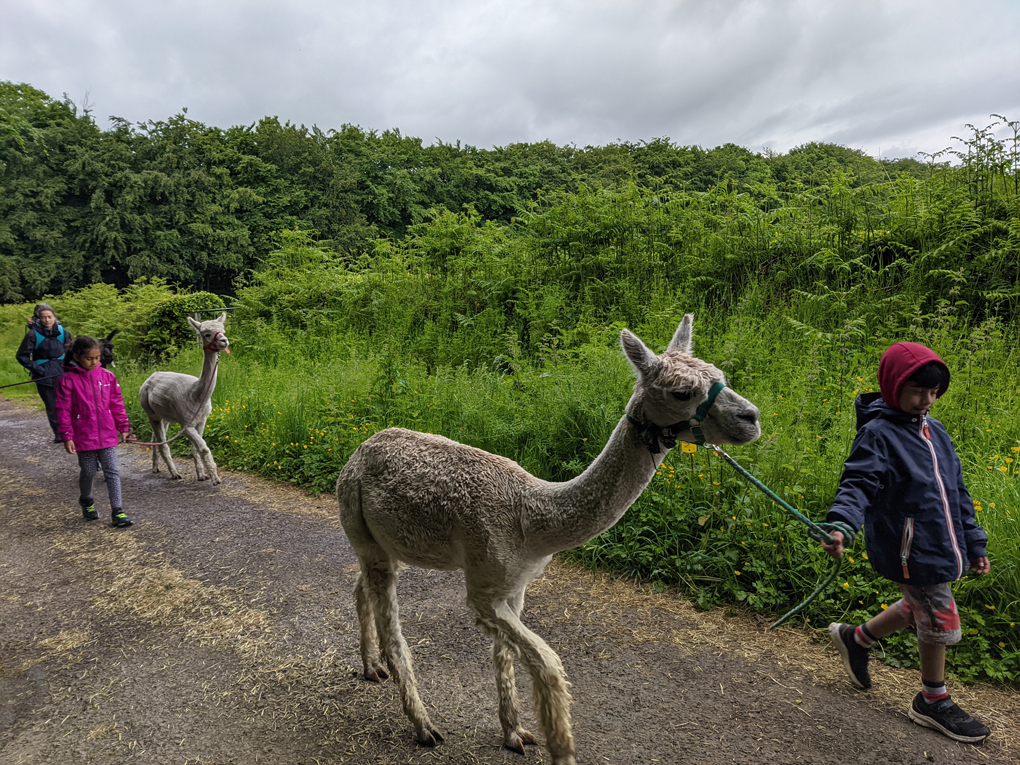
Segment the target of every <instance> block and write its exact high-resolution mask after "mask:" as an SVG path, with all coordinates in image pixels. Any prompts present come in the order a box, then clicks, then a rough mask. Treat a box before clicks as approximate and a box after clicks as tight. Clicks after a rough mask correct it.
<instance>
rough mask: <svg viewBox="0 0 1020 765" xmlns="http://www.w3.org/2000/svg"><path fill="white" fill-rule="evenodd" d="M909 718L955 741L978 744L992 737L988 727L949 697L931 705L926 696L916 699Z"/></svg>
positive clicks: (908, 714)
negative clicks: (925, 698)
mask: <svg viewBox="0 0 1020 765" xmlns="http://www.w3.org/2000/svg"><path fill="white" fill-rule="evenodd" d="M907 716H908V717H909V718H910V719H911V720H913V721H914V722H916V723H917V724H918V725H923V726H924V727H925V728H934V729H935V730H937V731H940V732H942V733H944V734H945V735H947V736H949V738H951V739H953V740H954V741H963V742H964V743H968V744H977V743H979V742H981V741H984V740H985V739H986V738H988V737H989V736H990V735H991V733H992V732H991V731H990V730H988V726H987V725H985V724H984V723H982V722H978V721H977V720H975V719H974V718H973V717H971V716H970V715H969V714H967V713H966V712H964V711H963V710H962V709H960V707H959V706H957V704H956V702H955V701H953V700H952V699H951V698H950V697H949V696H946V697H945V698H944V699H939V700H938V701H936V702H933V703H931V704H929V703H928V702H927V701H925V700H924V694H922V693H919V694H917V696H915V697H914V703H913V704H911V705H910V711H908V712H907Z"/></svg>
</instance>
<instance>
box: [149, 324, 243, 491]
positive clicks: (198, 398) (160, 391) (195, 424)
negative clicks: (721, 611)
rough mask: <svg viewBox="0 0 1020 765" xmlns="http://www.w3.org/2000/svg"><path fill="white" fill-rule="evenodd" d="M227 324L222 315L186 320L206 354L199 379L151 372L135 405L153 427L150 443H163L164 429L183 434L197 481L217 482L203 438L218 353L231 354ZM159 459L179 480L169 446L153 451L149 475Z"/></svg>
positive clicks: (178, 374) (155, 467) (214, 466)
mask: <svg viewBox="0 0 1020 765" xmlns="http://www.w3.org/2000/svg"><path fill="white" fill-rule="evenodd" d="M226 320H227V313H226V311H224V312H223V313H221V314H220V316H219V318H217V319H210V320H208V321H203V322H202V323H199V322H197V321H195V320H194V319H192V318H191V317H190V316H189V317H188V321H189V322H190V323H191V326H193V327H194V328H195V331H196V332H197V333H198V338H199V342H201V343H202V348H203V350H204V351H205V358H204V359H203V362H202V376H201V377H193V376H192V375H184V374H180V373H178V372H153V373H152V375H150V376H149V379H148V380H146V381H145V382H143V383H142V387H141V389H140V390H139V391H138V402H139V403H140V404H141V405H142V409H144V410H145V414H146V415H147V416H148V418H149V422H150V423H151V424H152V440H153V441H155V442H157V443H161V442H164V441H166V429H167V425H168V424H169V423H171V422H176V423H178V424H179V425H180V426H181V428H182V429H183V430H184V437H185V438H187V439H188V440H189V441H190V442H191V454H192V456H193V457H194V459H195V472H196V473H197V474H198V480H199V481H205V480H208V479H212V482H213V483H214V484H218V483H219V482H220V474H219V473H218V472H217V471H216V463H215V462H214V461H213V456H212V452H211V451H209V447H208V446H206V443H205V440H204V439H203V438H202V432H203V431H204V430H205V422H206V420H208V419H209V415H210V414H211V413H212V394H213V390H215V388H216V368H217V366H218V359H219V355H220V352H221V351H225V352H226V353H230V343H229V341H228V340H227V336H226V335H225V334H223V323H224V322H225V321H226ZM161 455H162V457H163V461H164V462H165V463H166V467H167V470H169V471H170V476H171V477H172V478H180V477H181V474H180V473H178V472H177V467H176V466H175V465H174V459H173V457H172V456H171V455H170V446H169V444H166V443H164V444H163V445H162V446H154V447H152V472H153V473H158V472H159V458H160V456H161Z"/></svg>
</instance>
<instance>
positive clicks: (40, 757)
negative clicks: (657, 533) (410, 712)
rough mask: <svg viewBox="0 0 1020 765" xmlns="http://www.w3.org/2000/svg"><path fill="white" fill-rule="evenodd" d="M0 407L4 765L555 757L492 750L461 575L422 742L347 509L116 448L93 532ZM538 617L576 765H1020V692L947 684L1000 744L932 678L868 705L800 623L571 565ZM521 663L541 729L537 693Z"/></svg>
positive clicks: (441, 606)
mask: <svg viewBox="0 0 1020 765" xmlns="http://www.w3.org/2000/svg"><path fill="white" fill-rule="evenodd" d="M48 436H49V430H48V428H47V426H46V422H45V418H44V417H43V415H42V413H41V412H37V411H34V410H33V409H31V408H28V407H27V406H25V405H23V404H16V403H14V402H12V401H5V400H3V399H2V398H0V486H2V491H0V528H2V530H3V531H2V536H0V576H2V579H3V583H4V587H3V589H2V590H0V620H2V627H0V763H3V764H4V765H13V764H15V763H19V764H20V763H26V764H27V763H69V764H70V763H122V762H133V763H177V764H178V765H183V764H184V763H193V764H195V765H197V764H198V763H205V764H206V765H226V764H227V763H237V764H238V765H241V764H245V765H246V764H247V763H278V764H279V765H292V764H297V763H301V764H302V765H303V764H305V763H308V764H311V763H322V764H323V765H325V764H326V763H356V764H362V763H398V762H399V763H452V764H454V765H460V763H512V764H517V763H539V762H548V756H547V755H546V753H545V751H544V750H543V749H542V748H540V747H531V748H529V749H528V752H527V754H526V755H525V756H524V757H521V756H519V755H516V754H513V753H511V752H509V751H506V750H504V749H502V748H501V747H500V740H501V738H500V729H499V722H498V719H497V716H496V708H495V703H496V694H495V683H494V679H493V672H492V668H491V662H490V661H489V646H488V641H487V640H486V639H485V638H484V636H483V635H482V634H481V633H480V632H479V631H478V629H477V628H476V627H475V626H474V620H473V618H472V617H471V614H470V613H469V611H468V609H467V607H466V606H465V604H464V599H463V595H462V582H461V578H460V576H459V575H457V574H449V573H441V572H426V571H420V570H416V569H409V570H408V571H407V572H405V574H404V576H403V577H402V579H401V584H400V601H401V604H402V608H403V611H402V617H403V623H404V627H405V635H406V637H407V639H408V642H409V643H410V645H411V646H412V649H413V652H414V656H415V662H416V671H417V675H418V680H419V683H420V688H421V691H422V696H423V698H424V700H425V703H426V704H427V705H428V706H429V707H430V711H431V713H432V718H433V721H434V722H435V723H436V725H437V727H439V728H440V730H442V731H443V732H444V735H445V736H446V741H445V743H444V744H442V745H441V746H440V747H438V748H436V749H434V750H430V749H424V748H421V747H418V746H417V745H416V744H415V743H414V736H413V731H412V729H411V726H410V724H409V723H408V721H407V720H406V719H405V718H404V716H403V714H402V712H401V711H400V702H399V699H398V697H397V695H396V694H395V692H394V688H393V686H392V684H391V683H387V684H384V685H382V686H376V685H372V684H369V683H365V682H362V681H361V680H359V678H358V672H359V669H360V662H359V660H358V654H357V626H356V617H355V615H354V609H353V602H352V598H351V595H350V591H351V587H352V585H353V582H354V577H355V573H356V571H357V565H356V562H355V559H354V557H353V554H352V553H351V550H350V548H349V546H348V544H347V541H346V539H345V537H344V535H343V531H342V529H341V528H340V526H339V522H338V521H337V519H336V502H335V499H334V498H333V497H330V496H323V497H320V498H312V497H308V496H306V495H304V494H303V493H302V492H300V491H298V490H295V489H293V488H291V487H286V486H277V485H273V484H269V483H267V482H264V481H261V480H258V479H255V478H252V477H251V476H246V475H243V474H237V473H230V472H225V473H224V481H223V484H222V485H221V486H219V487H213V486H210V485H209V484H208V483H198V482H197V481H195V478H194V469H193V467H192V466H191V464H190V462H188V461H187V460H179V461H178V462H179V467H180V468H181V471H182V473H183V474H184V476H185V480H183V481H178V482H173V481H171V480H170V479H168V478H167V475H166V473H165V472H164V473H161V474H160V475H152V474H151V473H150V472H149V454H148V452H146V451H145V450H144V449H143V448H141V447H122V448H121V451H120V458H121V472H122V475H123V477H124V497H125V510H126V511H127V512H128V513H129V514H130V515H131V516H133V517H134V518H135V520H136V523H135V525H134V526H133V527H131V528H130V529H123V530H114V529H111V528H110V527H109V526H108V525H106V523H107V522H108V516H109V512H108V504H107V501H106V496H105V487H104V486H103V484H102V483H101V482H100V483H98V484H97V488H96V491H95V494H94V496H95V497H96V502H97V507H98V508H99V509H100V511H101V513H102V515H103V518H104V521H103V522H94V523H91V524H86V523H84V522H83V521H82V520H81V516H80V513H79V511H78V510H77V507H76V504H75V499H76V496H77V483H76V477H77V463H76V461H75V459H74V457H72V456H70V455H67V454H65V453H64V452H63V449H62V448H61V447H60V446H59V445H56V444H51V443H49V441H50V438H49V437H48ZM524 620H525V622H526V623H527V624H528V625H529V626H530V627H531V628H532V629H534V630H535V631H536V632H538V633H539V634H540V635H542V636H543V637H544V638H546V640H548V642H549V643H550V645H552V647H553V648H554V649H555V650H557V651H558V652H559V654H560V656H561V657H562V659H563V663H564V665H565V667H566V670H567V673H568V676H569V678H570V680H571V682H572V683H573V687H572V692H573V695H574V705H573V708H572V711H573V717H574V733H575V737H576V741H577V753H578V762H579V763H584V764H585V765H595V763H607V762H608V763H650V762H662V763H727V764H728V763H758V762H762V763H793V762H803V763H819V762H840V763H848V762H854V763H856V762H861V763H864V762H868V763H880V764H881V763H889V764H891V763H931V762H935V763H949V762H952V763H1020V743H1018V742H1020V739H1018V737H1017V734H1016V733H1015V732H1014V729H1015V728H1016V721H1017V720H1020V695H1018V694H1017V693H1015V692H1011V691H1009V690H1001V689H990V688H968V689H956V691H957V692H956V693H955V694H954V695H955V696H956V697H957V698H958V699H961V700H965V701H966V704H967V709H968V710H969V711H971V712H973V713H975V714H978V715H980V716H982V717H983V719H985V720H986V721H987V722H989V724H990V726H991V727H992V730H993V738H992V739H991V740H989V741H988V742H986V744H985V745H984V746H982V747H971V746H967V745H963V744H956V743H954V742H952V741H949V740H947V739H945V738H943V737H942V736H940V735H938V734H936V733H934V732H931V731H928V730H924V729H921V728H918V727H917V726H915V725H914V724H913V723H911V722H910V721H909V720H908V719H907V717H906V715H905V709H906V706H907V705H908V704H909V701H910V698H911V696H912V695H913V693H914V692H915V686H917V685H918V684H919V680H918V675H917V673H916V672H908V671H901V670H892V669H888V668H884V667H877V668H876V669H875V672H874V675H875V680H876V688H875V689H874V690H873V691H871V692H868V693H860V692H857V691H854V690H853V689H852V688H851V687H850V686H849V684H848V682H847V681H846V680H845V679H844V678H843V676H842V673H841V670H840V668H839V666H838V658H837V657H836V656H835V654H834V653H833V652H831V651H830V650H828V649H826V648H825V646H824V644H821V643H812V642H811V640H810V638H809V636H806V635H804V634H803V633H802V632H797V631H794V630H787V631H781V632H779V633H776V634H765V633H764V631H763V629H762V627H761V625H759V624H757V623H756V622H754V621H752V620H749V619H745V618H742V617H736V618H727V617H726V616H724V615H723V614H722V613H721V612H713V613H708V614H699V613H697V612H696V611H694V610H693V609H692V608H691V607H690V606H688V605H687V604H686V603H685V602H684V601H682V600H679V599H677V598H676V597H675V596H672V595H669V594H665V595H653V594H651V593H649V592H648V591H647V589H643V588H641V587H639V586H637V585H633V584H630V583H626V582H614V581H610V580H608V579H606V578H605V577H596V576H592V575H591V574H590V573H587V572H583V571H578V570H576V569H573V568H571V567H568V566H563V565H558V564H554V565H553V566H551V567H550V569H549V571H548V572H547V573H546V576H545V577H544V578H543V579H541V580H539V581H538V582H536V583H535V584H534V585H533V586H532V588H531V589H530V590H529V596H528V600H527V603H526V606H525V614H524ZM525 674H526V673H525V672H524V671H523V669H519V670H518V680H519V683H520V684H521V686H522V689H521V698H522V700H523V701H524V704H525V721H526V724H527V725H529V726H530V728H531V730H532V731H533V732H535V733H536V734H537V733H538V730H537V725H536V723H535V721H534V718H533V716H532V715H531V705H530V689H529V688H528V684H527V680H526V679H525Z"/></svg>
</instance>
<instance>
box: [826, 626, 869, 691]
mask: <svg viewBox="0 0 1020 765" xmlns="http://www.w3.org/2000/svg"><path fill="white" fill-rule="evenodd" d="M856 629H857V628H856V627H854V625H852V624H840V623H839V622H833V623H832V624H830V625H829V640H831V641H832V644H833V645H834V646H836V650H837V651H839V655H840V656H842V657H843V667H844V668H845V669H846V673H847V674H848V675H850V680H851V682H853V684H854V685H856V686H857V687H858V688H865V689H866V688H870V687H871V675H870V674H868V649H867V648H861V647H860V646H859V645H857V641H856V640H854V631H855V630H856Z"/></svg>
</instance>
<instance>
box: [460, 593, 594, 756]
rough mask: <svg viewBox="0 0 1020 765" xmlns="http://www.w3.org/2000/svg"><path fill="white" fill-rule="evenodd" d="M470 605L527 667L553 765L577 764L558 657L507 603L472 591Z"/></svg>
mask: <svg viewBox="0 0 1020 765" xmlns="http://www.w3.org/2000/svg"><path fill="white" fill-rule="evenodd" d="M468 603H469V604H470V605H471V607H472V608H473V609H474V611H475V613H476V614H477V615H478V624H479V625H480V626H481V627H482V628H483V629H484V630H485V631H486V632H488V633H489V634H490V635H492V636H493V638H494V639H495V638H497V637H498V638H501V639H502V640H503V641H504V642H506V643H509V644H510V645H512V646H513V647H514V648H515V649H516V650H517V651H518V652H519V653H520V656H521V660H522V661H523V662H524V665H525V666H526V667H527V668H528V672H529V673H530V674H531V684H532V686H533V687H534V694H535V711H536V712H537V714H538V719H539V724H540V725H541V727H542V733H543V734H545V745H546V747H547V748H548V749H549V754H551V755H552V762H553V765H575V763H576V760H575V759H574V736H573V734H572V733H571V724H570V702H571V698H570V691H569V690H568V687H569V683H567V678H566V675H565V673H564V672H563V665H562V663H561V662H560V658H559V656H557V655H556V652H555V651H553V650H552V649H551V648H550V647H549V646H548V644H547V643H546V642H545V641H544V640H542V638H540V637H539V636H538V635H536V634H535V633H534V632H532V631H531V630H529V629H528V628H527V627H525V626H524V624H523V623H522V622H521V620H520V619H519V618H518V616H517V614H515V613H514V611H513V608H512V607H511V606H510V605H509V604H508V603H507V602H506V601H505V600H497V601H495V602H492V601H490V600H488V599H487V598H486V597H485V596H484V595H477V594H475V595H473V594H472V593H470V592H469V593H468Z"/></svg>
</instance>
